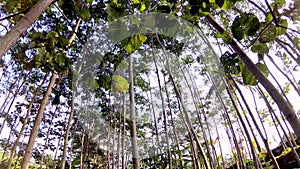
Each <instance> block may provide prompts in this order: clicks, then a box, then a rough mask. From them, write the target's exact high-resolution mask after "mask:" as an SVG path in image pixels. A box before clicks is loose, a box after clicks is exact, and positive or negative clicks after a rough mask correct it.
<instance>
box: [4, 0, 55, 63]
mask: <svg viewBox="0 0 300 169" xmlns="http://www.w3.org/2000/svg"><path fill="white" fill-rule="evenodd" d="M53 1H54V0H39V1H38V2H37V3H36V4H35V5H34V6H33V7H32V8H31V9H30V10H29V11H28V12H27V13H26V15H25V16H23V17H22V19H21V20H19V21H18V22H17V24H16V26H14V27H13V28H12V29H11V30H10V31H9V32H8V33H7V34H5V35H4V36H3V37H1V39H0V44H1V45H0V57H1V58H2V57H3V56H4V54H5V53H6V52H7V51H8V50H9V48H10V47H11V46H12V45H14V44H15V43H16V42H17V41H18V39H19V38H20V37H21V36H22V34H23V33H24V32H25V31H26V30H27V29H28V28H29V27H30V26H31V25H32V24H33V23H34V22H35V21H36V20H37V19H38V17H39V16H40V15H41V14H42V12H43V11H44V10H45V9H46V8H47V7H48V6H49V5H50V4H51V3H52V2H53Z"/></svg>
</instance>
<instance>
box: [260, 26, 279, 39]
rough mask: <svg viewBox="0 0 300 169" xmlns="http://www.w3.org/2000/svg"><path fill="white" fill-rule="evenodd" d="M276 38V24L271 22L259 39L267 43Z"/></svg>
mask: <svg viewBox="0 0 300 169" xmlns="http://www.w3.org/2000/svg"><path fill="white" fill-rule="evenodd" d="M275 38H276V26H275V25H274V24H273V23H271V24H269V26H268V27H267V28H266V29H265V30H264V31H263V32H262V33H261V35H260V37H259V39H258V40H259V41H260V42H261V43H267V42H271V41H274V40H275Z"/></svg>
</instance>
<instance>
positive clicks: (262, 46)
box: [251, 42, 269, 55]
mask: <svg viewBox="0 0 300 169" xmlns="http://www.w3.org/2000/svg"><path fill="white" fill-rule="evenodd" d="M251 50H252V52H257V53H259V54H260V55H264V54H268V53H269V47H268V45H267V44H266V43H260V42H257V43H255V44H254V45H253V46H252V47H251Z"/></svg>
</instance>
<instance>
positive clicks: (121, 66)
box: [117, 60, 128, 70]
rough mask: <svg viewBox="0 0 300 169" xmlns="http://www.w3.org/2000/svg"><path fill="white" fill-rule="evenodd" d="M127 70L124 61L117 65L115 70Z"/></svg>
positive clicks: (126, 64)
mask: <svg viewBox="0 0 300 169" xmlns="http://www.w3.org/2000/svg"><path fill="white" fill-rule="evenodd" d="M127 68H128V63H127V62H126V61H125V60H122V62H121V63H120V64H119V65H118V67H117V70H124V69H127Z"/></svg>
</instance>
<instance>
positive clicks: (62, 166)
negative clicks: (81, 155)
mask: <svg viewBox="0 0 300 169" xmlns="http://www.w3.org/2000/svg"><path fill="white" fill-rule="evenodd" d="M80 23H81V19H80V18H78V19H77V23H76V26H75V29H74V33H73V34H72V36H71V38H70V39H69V43H68V47H69V46H70V45H71V44H72V42H73V41H74V39H75V37H76V32H77V31H78V28H79V25H80ZM82 64H83V60H82V61H81V63H80V67H79V70H78V73H80V71H81V67H82ZM77 84H78V79H77V80H76V82H75V84H74V85H75V88H77ZM75 96H76V91H73V93H72V98H71V112H70V115H69V119H68V125H67V130H66V133H65V140H64V149H63V157H62V161H61V169H65V163H66V158H67V146H68V140H69V132H70V129H71V123H72V119H73V115H74V106H75V103H74V99H75Z"/></svg>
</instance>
